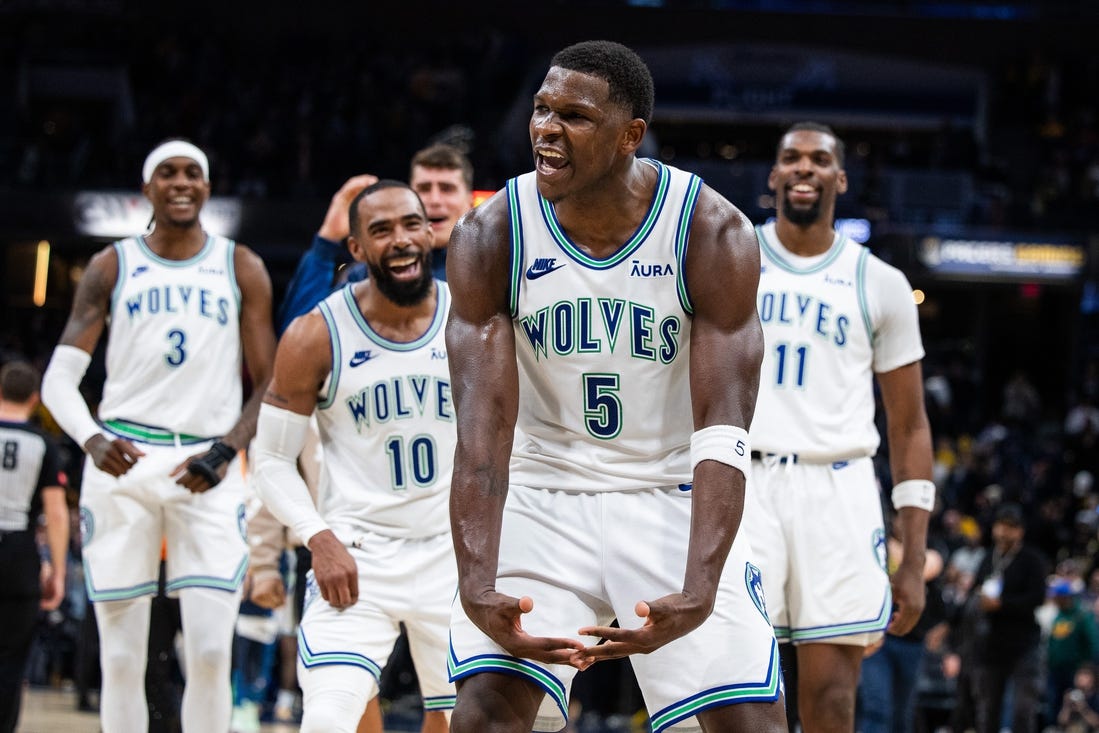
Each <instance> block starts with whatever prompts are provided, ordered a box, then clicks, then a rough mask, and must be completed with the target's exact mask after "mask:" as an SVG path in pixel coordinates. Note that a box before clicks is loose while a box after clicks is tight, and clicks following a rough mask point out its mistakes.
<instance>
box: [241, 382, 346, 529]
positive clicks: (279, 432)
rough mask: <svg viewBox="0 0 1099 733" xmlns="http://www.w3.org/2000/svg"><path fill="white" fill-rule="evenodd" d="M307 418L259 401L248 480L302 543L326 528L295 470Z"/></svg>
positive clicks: (306, 427) (276, 516) (273, 512)
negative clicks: (250, 470) (249, 478)
mask: <svg viewBox="0 0 1099 733" xmlns="http://www.w3.org/2000/svg"><path fill="white" fill-rule="evenodd" d="M308 430H309V418H308V417H307V416H305V415H300V414H298V413H296V412H291V411H290V410H284V409H283V408H281V407H275V406H274V405H270V404H267V403H266V402H265V403H264V404H262V405H260V408H259V418H258V419H257V422H256V437H254V438H252V481H253V484H254V486H255V488H256V492H257V493H258V494H259V496H260V498H261V499H262V500H263V503H264V504H265V505H266V506H267V508H268V509H270V510H271V513H272V514H274V515H275V518H276V519H278V520H279V521H280V522H282V523H283V524H284V525H286V526H287V527H290V528H291V529H293V530H294V532H296V533H297V535H298V537H300V538H301V541H302V542H303V543H305V544H308V543H309V540H310V539H312V537H313V536H314V535H316V534H317V533H319V532H323V531H324V530H326V529H328V524H327V523H326V522H325V521H324V518H323V517H321V515H320V512H318V511H317V506H316V504H314V503H313V497H311V496H310V495H309V489H308V488H307V487H306V485H305V479H303V478H302V477H301V474H300V473H298V467H297V461H298V456H299V455H301V449H302V446H304V445H305V434H306V431H308Z"/></svg>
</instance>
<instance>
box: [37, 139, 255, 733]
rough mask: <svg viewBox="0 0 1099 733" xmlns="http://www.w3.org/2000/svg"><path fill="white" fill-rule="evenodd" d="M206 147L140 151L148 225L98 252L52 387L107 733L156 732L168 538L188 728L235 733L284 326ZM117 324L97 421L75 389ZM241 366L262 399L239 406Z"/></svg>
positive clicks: (47, 387) (54, 367)
mask: <svg viewBox="0 0 1099 733" xmlns="http://www.w3.org/2000/svg"><path fill="white" fill-rule="evenodd" d="M209 173H210V172H209V163H208V161H207V158H206V154H205V153H203V152H202V151H201V150H200V149H199V148H197V147H195V146H194V145H192V144H190V143H188V142H186V141H183V140H171V141H168V142H166V143H164V144H162V145H159V146H157V147H156V148H155V149H154V150H153V151H152V152H151V153H149V156H148V157H147V158H146V160H145V165H144V169H143V171H142V174H143V178H144V182H145V185H144V188H143V192H144V194H145V196H146V198H148V200H149V202H150V203H151V204H152V207H153V224H154V225H153V228H152V229H151V231H149V232H148V233H146V234H145V235H143V236H139V237H133V238H130V239H125V240H122V241H120V242H116V243H115V244H113V245H112V246H110V247H107V248H105V249H104V250H102V251H101V252H99V253H98V254H96V255H95V256H94V257H93V258H92V260H91V261H90V262H89V264H88V267H87V269H86V270H85V272H84V276H83V278H82V279H81V281H80V285H79V286H78V287H77V291H76V296H75V298H74V301H73V308H72V313H71V315H70V317H69V321H68V323H67V324H66V326H65V330H64V332H63V333H62V335H61V341H60V344H59V345H58V346H57V348H56V349H55V351H54V354H53V357H52V358H51V360H50V365H49V367H48V369H47V370H46V374H45V376H44V379H43V384H42V398H43V402H44V403H45V405H46V407H47V408H48V409H49V410H50V412H51V413H52V414H53V416H54V418H56V420H57V422H58V424H59V425H61V427H62V428H64V430H65V432H67V433H68V434H69V436H70V437H72V438H73V440H75V441H76V443H77V444H78V445H79V446H80V447H81V448H83V449H84V451H86V452H87V454H88V458H87V461H86V467H85V470H84V475H83V476H84V478H83V486H82V488H81V492H80V504H81V519H82V531H83V543H84V544H83V551H84V567H85V575H84V577H85V581H86V584H87V586H88V596H89V598H90V599H91V600H92V602H94V603H95V604H96V619H97V622H98V625H99V636H100V643H101V648H102V666H103V688H102V699H101V704H100V710H101V716H102V723H103V730H104V731H105V733H116V732H117V731H125V732H126V733H133V732H135V731H136V732H138V733H140V732H141V731H144V730H146V726H147V725H148V709H147V707H146V704H145V695H144V692H145V684H144V679H145V676H144V669H145V661H146V648H147V644H148V637H149V597H150V596H151V595H153V594H155V593H156V592H157V576H158V572H159V566H160V554H161V553H160V548H161V542H162V540H164V541H166V543H167V544H166V546H167V562H166V582H167V591H168V593H169V594H172V595H178V596H179V598H180V606H181V613H182V621H183V640H184V644H185V653H184V654H183V655H182V657H183V659H184V662H185V665H186V669H185V677H186V680H187V686H186V689H185V692H184V696H183V710H182V716H181V717H182V723H183V727H184V729H185V730H225V729H226V728H227V727H228V725H229V715H230V708H231V698H230V687H229V663H230V656H231V655H230V651H231V646H232V638H233V624H234V619H235V618H236V615H237V608H238V607H239V605H240V585H241V582H242V580H243V579H244V573H245V570H246V568H247V562H248V552H247V547H246V545H245V538H244V535H243V531H244V516H243V512H244V498H245V497H244V477H243V475H242V471H241V465H240V462H239V461H238V460H237V452H238V451H239V450H241V449H243V448H246V447H247V445H248V443H249V441H250V440H251V438H252V435H253V433H254V432H255V425H256V415H257V413H258V411H259V403H260V399H261V397H262V395H263V391H264V389H265V388H266V385H267V380H268V379H269V378H270V370H271V364H272V361H273V359H274V351H275V336H274V330H273V328H272V326H271V282H270V279H269V277H268V275H267V270H266V268H264V266H263V262H262V261H261V260H260V258H259V257H258V256H257V255H256V254H255V253H254V252H252V251H251V250H249V249H248V248H247V247H244V246H241V245H237V244H235V243H234V242H232V241H230V240H228V239H225V238H223V237H218V236H213V235H211V234H208V233H207V232H205V231H204V230H203V228H202V224H201V222H200V221H199V212H200V211H201V209H202V207H203V205H204V204H205V203H206V201H207V199H208V198H209V196H210V177H209ZM104 330H106V331H107V363H106V367H107V378H106V382H105V384H104V387H103V400H102V402H101V403H100V405H99V421H98V422H97V421H96V420H95V419H93V418H92V416H91V414H90V412H89V410H88V406H87V404H86V403H85V401H84V398H83V396H82V395H81V394H80V392H79V391H78V385H79V384H80V381H81V378H82V377H83V375H84V372H85V370H86V369H87V368H88V364H89V362H90V361H91V354H92V352H93V351H95V348H96V344H97V342H98V341H99V338H100V336H101V335H102V334H103V332H104ZM242 365H244V366H247V369H248V374H249V375H250V376H251V379H252V384H253V393H252V396H251V397H250V398H249V400H248V402H247V403H246V404H244V405H243V406H242V404H241V401H242V381H241V380H242V371H241V367H242Z"/></svg>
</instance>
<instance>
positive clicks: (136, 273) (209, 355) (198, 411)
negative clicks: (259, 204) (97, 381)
mask: <svg viewBox="0 0 1099 733" xmlns="http://www.w3.org/2000/svg"><path fill="white" fill-rule="evenodd" d="M235 246H236V244H235V243H234V242H233V241H232V240H229V239H225V238H224V237H217V236H213V235H210V236H208V237H207V239H206V245H205V246H204V247H203V248H202V250H201V251H200V252H199V253H198V254H196V255H195V256H194V257H192V258H191V259H188V260H167V259H164V258H162V257H158V256H157V255H156V254H154V253H153V252H152V250H150V249H149V247H148V245H147V244H146V243H145V240H144V238H143V237H133V238H131V239H123V240H121V241H118V242H115V243H114V248H115V251H116V252H117V253H118V282H117V283H116V285H115V289H114V292H113V293H112V295H111V311H110V320H109V325H108V328H109V340H108V341H107V381H106V384H105V385H104V387H103V401H102V402H101V403H100V405H99V419H100V420H114V419H118V420H126V421H129V422H134V423H140V424H143V425H151V426H157V427H160V428H165V429H167V430H169V431H172V432H176V433H183V434H188V435H194V436H199V437H218V436H221V435H224V434H225V433H227V432H229V430H230V429H231V428H232V427H233V425H234V424H235V423H236V421H237V419H238V418H239V417H240V409H241V344H240V288H239V287H238V286H237V278H236V272H235V270H234V267H233V250H234V248H235Z"/></svg>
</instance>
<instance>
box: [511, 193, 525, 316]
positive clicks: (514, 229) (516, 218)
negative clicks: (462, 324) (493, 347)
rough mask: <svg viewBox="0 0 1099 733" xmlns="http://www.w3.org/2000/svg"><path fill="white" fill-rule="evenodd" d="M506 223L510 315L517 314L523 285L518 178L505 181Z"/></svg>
mask: <svg viewBox="0 0 1099 733" xmlns="http://www.w3.org/2000/svg"><path fill="white" fill-rule="evenodd" d="M507 194H508V223H509V225H510V227H511V292H509V293H508V304H509V306H510V308H511V317H512V318H517V317H518V316H519V288H520V287H522V285H523V262H524V261H525V260H526V256H525V254H524V245H523V209H522V206H521V204H520V202H519V179H518V178H512V179H509V180H508V182H507Z"/></svg>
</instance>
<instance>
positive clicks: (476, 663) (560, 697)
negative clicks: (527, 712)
mask: <svg viewBox="0 0 1099 733" xmlns="http://www.w3.org/2000/svg"><path fill="white" fill-rule="evenodd" d="M446 666H447V672H448V673H449V674H450V681H451V682H457V681H458V680H460V679H464V678H466V677H470V676H472V675H475V674H480V673H482V672H496V673H498V674H508V675H512V676H513V677H521V678H523V679H525V680H528V681H529V682H532V683H534V684H535V685H537V686H538V687H540V688H542V689H543V690H544V691H545V692H546V694H547V695H549V696H550V697H551V698H553V702H554V703H555V704H556V705H557V709H558V710H560V711H561V715H563V716H564V717H565V720H568V719H569V712H568V706H566V705H565V686H564V685H563V684H561V681H560V680H559V679H557V678H556V677H554V676H553V675H552V674H550V672H548V671H547V670H545V669H543V668H542V667H539V666H538V665H536V664H534V663H533V662H529V661H527V660H526V659H517V658H516V657H509V656H506V655H503V654H482V655H480V656H476V657H470V658H469V659H466V660H465V661H463V662H459V661H458V657H457V655H456V654H455V653H454V643H453V641H451V644H450V653H449V654H447V659H446Z"/></svg>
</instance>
